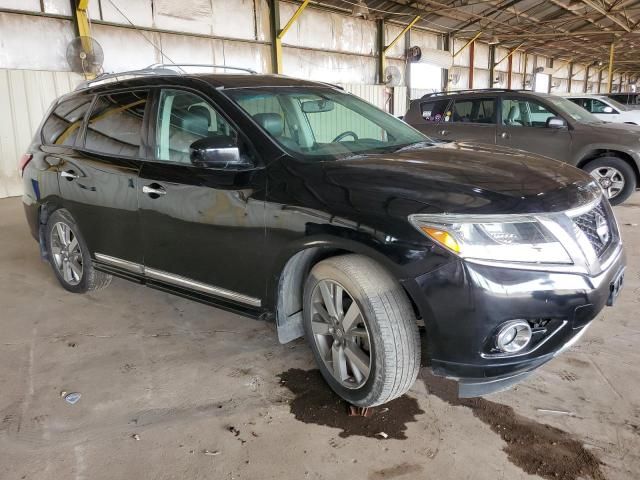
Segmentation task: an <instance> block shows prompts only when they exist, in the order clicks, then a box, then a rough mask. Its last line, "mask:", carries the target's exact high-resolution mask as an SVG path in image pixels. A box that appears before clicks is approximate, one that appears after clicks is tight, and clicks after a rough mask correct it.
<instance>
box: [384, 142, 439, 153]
mask: <svg viewBox="0 0 640 480" xmlns="http://www.w3.org/2000/svg"><path fill="white" fill-rule="evenodd" d="M434 145H435V142H433V141H431V140H425V141H423V142H415V143H410V144H409V145H405V146H404V147H400V148H398V149H397V150H394V153H398V152H406V151H408V150H420V149H422V148H427V147H433V146H434Z"/></svg>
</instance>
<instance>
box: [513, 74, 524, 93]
mask: <svg viewBox="0 0 640 480" xmlns="http://www.w3.org/2000/svg"><path fill="white" fill-rule="evenodd" d="M511 88H513V89H514V90H520V89H522V88H524V87H523V86H522V74H521V73H514V74H512V75H511Z"/></svg>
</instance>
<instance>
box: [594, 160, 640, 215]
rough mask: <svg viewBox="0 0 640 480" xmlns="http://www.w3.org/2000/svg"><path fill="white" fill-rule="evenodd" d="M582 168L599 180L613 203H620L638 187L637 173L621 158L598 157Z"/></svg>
mask: <svg viewBox="0 0 640 480" xmlns="http://www.w3.org/2000/svg"><path fill="white" fill-rule="evenodd" d="M582 168H583V169H584V170H585V171H586V172H587V173H589V175H591V176H592V177H593V178H595V179H596V180H597V181H598V183H599V184H600V187H601V188H602V190H603V191H604V193H605V195H607V197H608V198H609V201H610V202H611V205H620V204H621V203H622V202H624V201H625V200H626V199H627V198H629V197H630V196H631V194H632V193H633V192H634V191H635V189H636V173H635V172H634V171H633V168H631V165H629V164H628V163H627V162H625V161H624V160H622V159H621V158H618V157H600V158H596V159H595V160H592V161H590V162H589V163H587V164H586V165H585V166H584V167H582Z"/></svg>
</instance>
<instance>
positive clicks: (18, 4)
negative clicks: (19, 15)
mask: <svg viewBox="0 0 640 480" xmlns="http://www.w3.org/2000/svg"><path fill="white" fill-rule="evenodd" d="M0 8H10V9H12V10H28V11H32V12H39V11H40V0H0Z"/></svg>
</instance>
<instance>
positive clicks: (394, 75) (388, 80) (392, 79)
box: [384, 65, 402, 87]
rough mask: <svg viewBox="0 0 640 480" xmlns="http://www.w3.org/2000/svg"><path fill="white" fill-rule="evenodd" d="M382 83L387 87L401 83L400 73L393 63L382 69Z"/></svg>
mask: <svg viewBox="0 0 640 480" xmlns="http://www.w3.org/2000/svg"><path fill="white" fill-rule="evenodd" d="M384 83H385V85H386V86H387V87H398V86H400V84H401V83H402V73H400V69H399V68H398V67H396V66H395V65H389V66H388V67H386V68H385V69H384Z"/></svg>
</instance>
